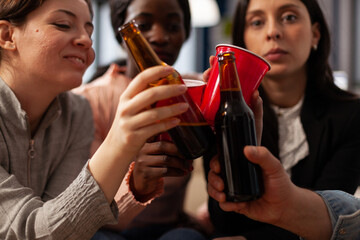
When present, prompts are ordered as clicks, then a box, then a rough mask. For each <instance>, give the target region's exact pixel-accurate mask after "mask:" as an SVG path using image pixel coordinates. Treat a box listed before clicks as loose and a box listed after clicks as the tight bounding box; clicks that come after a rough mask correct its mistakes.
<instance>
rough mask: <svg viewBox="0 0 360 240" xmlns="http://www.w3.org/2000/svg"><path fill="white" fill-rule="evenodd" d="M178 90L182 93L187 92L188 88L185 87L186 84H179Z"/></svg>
mask: <svg viewBox="0 0 360 240" xmlns="http://www.w3.org/2000/svg"><path fill="white" fill-rule="evenodd" d="M177 90H178V91H179V92H181V93H183V92H186V90H187V87H186V86H185V84H177Z"/></svg>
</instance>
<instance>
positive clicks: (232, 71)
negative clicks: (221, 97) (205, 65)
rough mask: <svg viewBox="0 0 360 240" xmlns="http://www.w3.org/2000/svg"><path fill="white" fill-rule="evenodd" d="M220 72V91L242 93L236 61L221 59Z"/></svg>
mask: <svg viewBox="0 0 360 240" xmlns="http://www.w3.org/2000/svg"><path fill="white" fill-rule="evenodd" d="M219 70H220V71H219V77H220V90H221V91H239V92H241V85H240V81H239V76H238V73H237V69H236V64H235V61H234V59H233V58H223V59H221V60H220V61H219Z"/></svg>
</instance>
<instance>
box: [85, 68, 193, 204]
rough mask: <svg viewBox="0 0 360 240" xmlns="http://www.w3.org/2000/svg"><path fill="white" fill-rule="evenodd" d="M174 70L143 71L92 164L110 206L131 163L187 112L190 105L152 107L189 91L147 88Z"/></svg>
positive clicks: (178, 87)
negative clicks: (178, 117) (143, 149)
mask: <svg viewBox="0 0 360 240" xmlns="http://www.w3.org/2000/svg"><path fill="white" fill-rule="evenodd" d="M172 71H173V69H172V68H168V67H154V68H151V69H148V70H145V71H144V72H141V73H140V74H139V75H138V76H137V77H136V78H135V79H134V80H133V81H132V82H131V83H130V85H129V86H128V88H127V89H126V90H125V92H124V93H123V94H122V95H121V97H120V104H119V106H118V110H117V114H116V117H115V120H114V123H113V125H112V127H111V129H110V131H109V134H108V135H107V137H106V139H105V141H104V142H103V143H102V144H101V146H100V147H99V149H98V150H97V151H96V153H95V154H94V155H93V157H92V158H91V160H90V162H89V169H90V171H91V173H92V174H93V176H94V178H95V179H96V181H97V182H98V183H99V185H100V187H101V189H102V190H103V192H104V194H105V196H106V198H107V199H108V202H109V203H110V202H111V201H112V199H113V197H114V196H115V194H116V192H117V190H118V188H119V186H120V184H121V182H122V179H123V177H124V176H125V173H126V172H127V166H128V164H129V163H130V162H131V161H132V160H133V159H134V158H135V156H136V155H137V153H138V152H139V151H140V149H141V148H142V146H143V145H144V143H145V142H146V140H147V139H149V138H150V137H151V136H153V135H156V134H158V133H160V132H163V131H166V130H168V129H170V128H172V127H174V126H176V125H177V124H178V122H179V120H178V119H174V118H172V117H173V116H176V115H178V114H180V113H182V112H184V111H186V110H187V108H188V105H187V104H175V105H172V106H167V107H161V108H151V109H148V108H147V107H148V106H149V105H151V104H152V103H154V102H156V101H158V100H161V99H166V98H169V97H171V96H176V95H179V94H182V93H184V92H185V91H186V87H185V86H183V85H166V86H159V87H154V88H148V84H149V83H150V82H152V81H155V80H157V79H159V78H161V77H165V76H167V75H168V74H169V73H170V72H172Z"/></svg>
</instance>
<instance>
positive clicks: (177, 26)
mask: <svg viewBox="0 0 360 240" xmlns="http://www.w3.org/2000/svg"><path fill="white" fill-rule="evenodd" d="M180 28H181V25H180V24H171V25H169V26H168V27H167V29H168V30H169V31H170V32H178V31H179V30H180Z"/></svg>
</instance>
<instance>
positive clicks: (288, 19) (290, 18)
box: [282, 14, 297, 23]
mask: <svg viewBox="0 0 360 240" xmlns="http://www.w3.org/2000/svg"><path fill="white" fill-rule="evenodd" d="M282 19H283V21H284V22H290V23H291V22H295V21H296V20H297V16H295V15H294V14H288V15H285V16H284V17H283V18H282Z"/></svg>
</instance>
